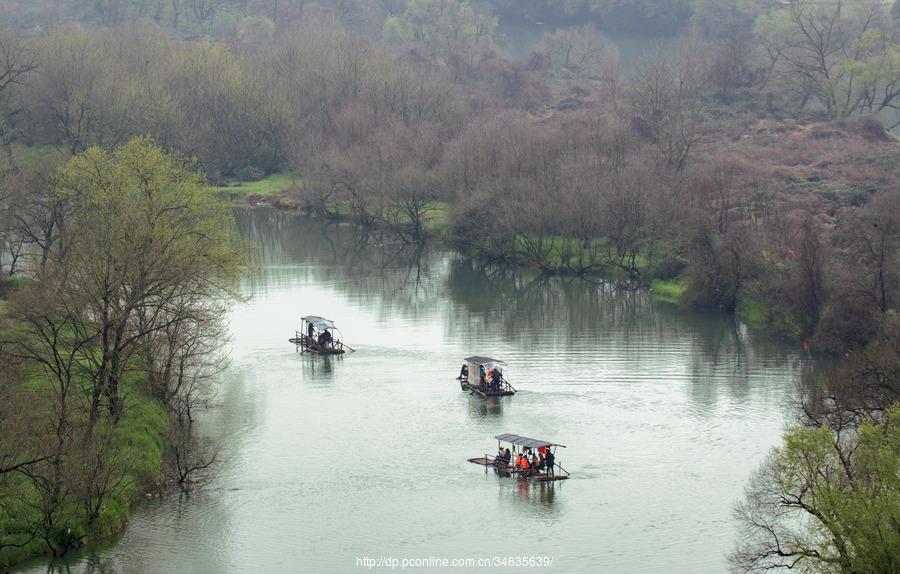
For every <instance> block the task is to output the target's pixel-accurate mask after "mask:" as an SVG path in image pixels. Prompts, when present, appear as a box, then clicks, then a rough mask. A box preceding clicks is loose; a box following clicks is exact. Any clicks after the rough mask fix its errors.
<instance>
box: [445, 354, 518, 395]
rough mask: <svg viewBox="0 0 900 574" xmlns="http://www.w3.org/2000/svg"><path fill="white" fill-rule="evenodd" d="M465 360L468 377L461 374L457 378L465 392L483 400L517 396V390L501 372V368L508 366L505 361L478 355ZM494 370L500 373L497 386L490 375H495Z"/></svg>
mask: <svg viewBox="0 0 900 574" xmlns="http://www.w3.org/2000/svg"><path fill="white" fill-rule="evenodd" d="M464 360H465V363H464V365H466V369H467V370H466V371H465V373H466V375H465V376H463V374H460V376H459V377H457V380H458V381H459V386H460V388H462V390H463V391H464V392H467V393H472V394H475V395H478V396H480V397H482V398H488V397H510V396H512V395H514V394H516V389H515V388H513V386H512V385H511V384H509V381H507V380H506V377H504V376H503V373H502V372H501V371H500V367H501V366H503V367H505V366H506V363H504V362H503V361H501V360H499V359H491V358H490V357H481V356H478V355H475V356H473V357H466V359H464ZM494 369H496V370H497V373H499V376H500V380H499V382H498V383H497V384H494V383H492V381H491V377H490V374H491V373H493V371H494ZM479 372H480V375H479ZM470 379H471V381H477V382H471V381H470Z"/></svg>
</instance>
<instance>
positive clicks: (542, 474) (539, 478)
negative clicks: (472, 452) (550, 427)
mask: <svg viewBox="0 0 900 574" xmlns="http://www.w3.org/2000/svg"><path fill="white" fill-rule="evenodd" d="M494 438H495V439H496V440H497V451H498V456H490V455H488V454H485V455H484V456H480V457H476V458H470V459H467V460H468V461H469V462H471V463H472V464H478V465H481V466H484V467H485V471H487V468H493V469H495V470H496V471H497V472H499V473H501V474H502V475H505V476H516V477H517V478H520V479H523V480H533V481H535V482H555V481H557V480H568V478H569V471H567V470H566V469H564V468H563V467H562V466H560V464H559V461H558V460H557V459H556V450H557V449H558V448H566V445H564V444H559V443H555V442H552V441H549V440H540V439H535V438H529V437H526V436H521V435H517V434H498V435H497V436H495V437H494ZM507 444H508V445H509V446H510V447H511V449H510V453H511V456H510V461H509V462H506V461H505V460H503V459H501V458H500V456H499V453H500V452H501V451H503V450H504V445H507ZM536 451H537V452H541V453H542V454H544V455H545V456H546V453H548V452H552V453H553V459H554V460H553V466H552V468H549V469H548V468H547V467H544V468H530V467H529V468H520V467H518V466H517V465H516V464H515V461H516V457H517V456H519V455H525V456H527V457H528V458H529V460H531V456H532V455H533V454H534V453H535V452H536Z"/></svg>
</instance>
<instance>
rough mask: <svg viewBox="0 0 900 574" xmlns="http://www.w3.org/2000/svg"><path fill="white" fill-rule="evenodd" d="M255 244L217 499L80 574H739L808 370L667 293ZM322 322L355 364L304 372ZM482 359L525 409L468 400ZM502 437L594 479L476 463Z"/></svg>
mask: <svg viewBox="0 0 900 574" xmlns="http://www.w3.org/2000/svg"><path fill="white" fill-rule="evenodd" d="M238 225H239V228H240V230H241V232H242V234H243V235H244V236H245V237H246V238H247V239H248V240H249V241H251V242H252V243H255V244H256V245H257V246H258V249H257V252H256V260H257V262H258V268H257V272H256V273H255V274H254V275H253V276H252V277H251V278H250V279H247V280H246V281H245V282H244V284H243V291H244V294H245V295H246V296H247V297H248V300H247V301H246V303H244V304H241V305H238V306H237V307H236V308H235V309H234V311H233V313H232V314H231V316H230V318H229V322H230V329H231V333H232V340H231V342H230V351H231V356H232V362H231V366H230V367H229V369H228V370H227V372H226V374H225V375H224V376H223V378H222V381H221V387H220V392H219V400H218V401H217V404H216V406H215V407H214V408H213V409H212V410H210V411H209V412H207V413H205V414H204V415H203V416H202V418H201V420H200V422H199V427H200V429H201V430H202V432H203V433H205V434H207V435H209V436H210V437H212V438H214V439H216V440H218V441H221V443H222V444H223V450H222V453H221V457H220V461H221V462H220V465H219V467H218V470H217V473H216V476H215V479H214V480H213V482H212V483H211V484H210V485H208V486H207V487H206V488H205V489H203V490H201V491H199V492H196V493H194V494H192V495H190V496H187V497H179V496H168V497H164V498H161V499H158V498H154V499H151V500H148V501H145V502H144V503H142V504H141V505H140V506H139V507H138V508H137V510H136V511H135V513H134V515H133V518H132V520H131V522H130V523H129V525H128V527H127V529H126V531H125V532H124V534H123V535H122V536H121V537H120V538H119V539H118V540H117V541H115V542H113V543H110V544H108V545H106V546H104V547H102V548H95V549H92V550H90V551H87V552H84V553H81V554H79V555H77V556H74V557H72V558H70V559H69V560H67V561H66V563H65V564H64V565H60V566H63V567H64V569H65V570H66V571H71V572H147V573H156V572H159V573H170V572H196V573H206V572H209V573H220V572H324V573H330V572H335V573H337V572H364V571H367V570H366V568H364V567H359V566H358V564H359V562H358V560H357V559H358V558H359V559H360V560H361V559H363V558H366V557H370V558H378V557H390V558H397V559H403V558H407V559H410V558H428V557H438V558H447V559H456V558H485V557H487V558H490V557H494V556H507V555H515V556H536V557H548V558H550V559H552V560H553V562H552V566H551V567H549V568H528V569H527V570H529V571H536V572H539V571H544V572H554V573H569V572H589V571H590V572H606V573H620V572H621V573H641V572H685V573H688V572H690V573H703V572H711V573H713V572H715V573H718V572H722V571H724V569H725V567H726V558H725V556H726V554H727V553H728V552H729V551H730V550H731V549H732V548H733V545H734V543H735V527H734V522H733V520H732V518H731V513H732V507H733V505H734V503H735V502H736V501H737V500H738V499H739V498H740V496H741V493H742V489H743V488H744V486H745V484H746V482H747V480H748V479H749V477H750V475H751V473H752V472H753V471H754V469H755V468H756V467H757V466H758V465H759V463H760V462H761V461H762V460H763V459H764V457H765V456H766V454H767V452H768V451H769V450H770V449H771V448H772V447H773V446H774V445H776V444H777V443H778V442H779V438H780V435H781V433H782V432H783V430H784V427H785V424H786V422H787V421H789V420H790V414H791V408H792V407H791V404H792V400H793V398H794V397H795V395H796V393H797V391H796V386H795V384H796V380H797V378H798V377H799V375H800V374H801V373H802V371H803V370H804V369H806V368H809V364H808V363H807V361H806V359H805V358H804V357H803V356H802V353H800V352H799V351H798V350H796V349H794V348H792V347H788V346H787V345H785V344H784V343H783V342H779V341H777V340H775V339H773V338H771V337H768V336H766V335H765V334H761V333H758V332H754V331H752V330H749V329H748V328H746V327H745V326H744V325H742V324H741V323H740V322H739V321H736V320H734V319H732V318H730V317H725V316H721V315H717V314H699V313H693V312H687V311H683V310H681V309H678V308H677V307H675V306H672V305H670V304H666V303H663V302H658V301H655V300H654V299H653V298H652V296H651V295H650V294H649V293H647V292H646V291H631V290H617V289H615V288H613V287H611V286H609V285H605V284H603V283H599V282H589V281H583V280H577V279H549V280H548V279H542V278H539V277H534V276H532V275H530V274H528V273H521V272H515V271H511V270H502V269H483V268H482V267H480V266H479V265H477V264H474V263H472V262H471V261H469V260H467V259H465V258H463V257H460V256H459V255H456V254H454V253H452V252H449V251H445V250H440V249H427V250H419V251H418V252H417V251H416V250H413V249H405V250H404V249H400V248H399V247H398V246H396V245H390V244H386V245H384V244H379V243H378V242H373V241H369V242H368V243H366V242H364V241H363V240H362V238H361V237H360V236H359V234H358V233H356V232H354V230H352V229H351V228H348V227H334V226H331V227H326V226H324V225H323V224H321V223H317V222H311V221H308V220H305V219H302V218H298V217H293V216H290V215H286V214H284V213H279V212H275V211H271V210H267V209H256V210H240V211H239V212H238ZM304 314H319V315H323V316H325V317H328V318H331V319H333V320H335V321H336V323H337V325H338V327H339V328H340V329H341V331H342V333H343V337H344V340H345V341H346V342H347V343H349V344H350V345H352V346H353V347H354V348H355V349H357V352H355V353H350V354H348V355H346V356H345V357H343V358H337V359H329V358H324V357H313V356H304V355H300V354H298V353H296V352H295V349H294V347H293V346H292V345H290V344H289V343H288V342H287V339H288V337H290V336H292V335H293V333H294V330H295V329H296V328H299V322H300V316H301V315H304ZM476 353H477V354H485V355H490V356H495V357H497V358H501V359H504V360H505V361H507V362H508V363H509V370H508V372H507V374H508V376H509V378H510V380H511V381H512V382H513V384H514V385H515V386H517V387H518V388H519V390H520V392H519V393H518V394H517V395H516V396H514V397H508V398H504V399H501V400H490V401H488V400H482V399H478V398H475V397H471V396H469V395H467V394H464V393H462V392H461V391H460V388H459V385H458V383H457V382H456V381H455V379H454V378H455V376H456V374H457V372H458V369H459V366H460V364H461V360H462V358H463V357H465V356H468V355H469V354H476ZM498 433H517V434H522V435H527V436H533V437H537V438H544V439H551V440H555V441H557V442H560V443H562V444H565V445H566V446H567V448H565V449H560V451H559V454H558V462H559V463H561V465H562V466H564V467H565V468H566V469H568V470H569V471H570V472H571V473H572V478H571V479H570V480H568V481H565V482H560V483H557V484H554V485H531V484H528V483H522V482H518V481H516V480H514V479H509V478H503V477H499V476H497V475H495V474H494V473H493V472H492V471H490V472H485V469H484V468H483V467H479V466H476V465H473V464H470V463H468V462H467V461H466V458H467V457H473V456H480V455H482V454H483V453H492V452H493V451H494V449H495V442H494V441H493V439H492V437H493V436H494V435H496V434H498ZM47 567H48V564H47V562H46V561H44V562H39V563H37V564H33V565H31V566H29V567H28V568H26V569H25V570H24V571H34V572H41V571H46V570H47ZM513 570H514V569H513V568H499V569H477V568H476V569H467V568H460V569H457V570H453V571H460V572H463V571H466V572H471V571H490V572H498V571H513ZM373 571H379V570H378V569H375V570H373ZM380 571H385V570H380ZM407 571H413V572H421V571H423V570H422V569H410V570H407ZM430 571H437V570H430Z"/></svg>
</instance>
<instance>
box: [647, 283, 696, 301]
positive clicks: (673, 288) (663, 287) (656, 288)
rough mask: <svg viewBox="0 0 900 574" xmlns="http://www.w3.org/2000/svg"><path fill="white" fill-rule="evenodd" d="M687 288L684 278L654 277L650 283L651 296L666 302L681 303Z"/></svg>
mask: <svg viewBox="0 0 900 574" xmlns="http://www.w3.org/2000/svg"><path fill="white" fill-rule="evenodd" d="M687 288H688V284H687V281H685V280H684V279H666V280H663V279H654V280H653V281H652V282H651V283H650V291H651V292H652V293H653V297H654V298H656V299H659V300H661V301H666V302H668V303H681V298H682V297H683V296H684V294H685V292H687Z"/></svg>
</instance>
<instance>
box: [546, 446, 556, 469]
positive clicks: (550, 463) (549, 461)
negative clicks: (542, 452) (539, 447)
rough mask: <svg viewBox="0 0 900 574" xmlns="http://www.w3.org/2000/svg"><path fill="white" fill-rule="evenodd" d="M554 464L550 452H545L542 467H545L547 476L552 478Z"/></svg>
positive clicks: (553, 457) (554, 461)
mask: <svg viewBox="0 0 900 574" xmlns="http://www.w3.org/2000/svg"><path fill="white" fill-rule="evenodd" d="M555 463H556V457H555V456H554V455H553V451H552V450H549V449H548V450H547V456H546V457H545V458H544V465H545V466H546V467H547V476H553V466H554V464H555Z"/></svg>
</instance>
